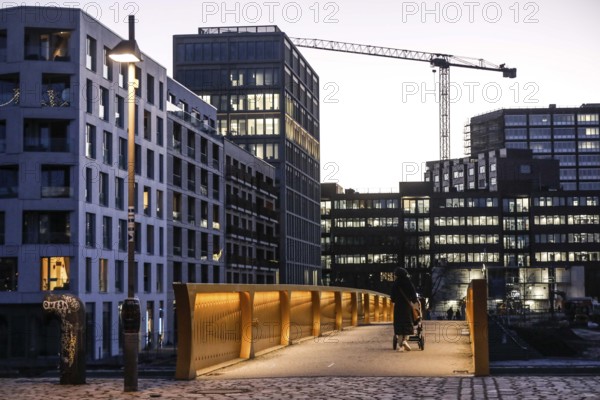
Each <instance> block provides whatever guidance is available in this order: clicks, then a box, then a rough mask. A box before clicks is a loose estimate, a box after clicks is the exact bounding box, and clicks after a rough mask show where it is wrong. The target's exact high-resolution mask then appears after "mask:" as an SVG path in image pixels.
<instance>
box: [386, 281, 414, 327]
mask: <svg viewBox="0 0 600 400" xmlns="http://www.w3.org/2000/svg"><path fill="white" fill-rule="evenodd" d="M403 293H404V296H403V295H402V294H403ZM405 297H406V298H405ZM391 298H392V302H393V303H394V334H395V335H412V334H413V332H414V321H413V311H412V305H411V303H410V302H409V301H408V300H410V301H412V302H416V301H417V292H416V290H415V287H414V286H413V284H412V282H411V281H410V279H409V278H408V277H407V276H398V277H396V280H395V281H394V284H393V285H392V293H391ZM407 299H408V300H407Z"/></svg>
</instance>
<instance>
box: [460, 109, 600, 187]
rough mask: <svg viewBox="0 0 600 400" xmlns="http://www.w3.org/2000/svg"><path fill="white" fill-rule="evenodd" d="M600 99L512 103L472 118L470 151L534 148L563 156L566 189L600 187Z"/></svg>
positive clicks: (539, 154)
mask: <svg viewBox="0 0 600 400" xmlns="http://www.w3.org/2000/svg"><path fill="white" fill-rule="evenodd" d="M599 115H600V104H582V105H581V106H580V107H556V105H554V104H551V105H550V106H549V107H547V108H510V109H501V110H497V111H492V112H489V113H486V114H482V115H478V116H476V117H473V118H471V120H470V122H469V123H468V124H467V126H466V127H465V139H466V140H465V143H466V145H465V154H471V155H476V154H480V153H483V152H486V151H489V150H497V149H501V148H508V149H531V150H532V151H533V154H534V155H533V157H534V158H537V159H554V160H558V161H559V162H560V181H561V187H562V189H563V190H600V119H599Z"/></svg>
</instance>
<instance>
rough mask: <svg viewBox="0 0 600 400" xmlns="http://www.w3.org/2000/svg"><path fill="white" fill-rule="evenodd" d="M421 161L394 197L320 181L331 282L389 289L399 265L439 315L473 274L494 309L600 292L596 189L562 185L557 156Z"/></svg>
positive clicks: (547, 305) (546, 304) (544, 304)
mask: <svg viewBox="0 0 600 400" xmlns="http://www.w3.org/2000/svg"><path fill="white" fill-rule="evenodd" d="M427 167H428V171H427V173H426V181H425V182H402V183H400V189H399V192H397V193H378V194H372V193H357V192H355V191H353V190H345V191H344V190H341V188H340V187H337V185H335V187H334V184H323V186H322V194H323V195H322V202H321V204H322V212H321V214H322V226H323V230H322V232H323V233H322V239H321V240H322V245H323V254H322V260H323V268H324V276H331V284H332V285H341V286H355V287H359V288H368V289H376V290H381V291H389V287H390V285H391V282H392V280H393V277H392V276H391V274H390V272H389V271H393V268H395V267H396V266H398V265H399V266H403V267H405V268H407V269H408V271H409V273H410V274H411V276H412V279H413V283H414V284H415V286H416V287H417V289H418V291H419V292H420V293H421V294H422V295H424V296H425V297H427V298H429V299H430V301H431V304H432V306H433V309H434V310H437V311H444V310H445V309H446V308H447V307H448V305H455V306H456V305H458V304H459V303H460V301H461V300H462V299H463V297H464V296H465V294H466V287H467V285H468V283H469V282H470V280H471V279H474V278H484V279H487V281H488V288H489V293H490V298H491V299H493V300H494V301H495V303H496V304H497V305H498V311H499V312H500V311H501V309H502V307H505V310H508V309H510V308H512V309H513V310H518V311H523V312H524V311H525V310H548V309H552V307H557V306H558V304H560V301H561V300H564V299H565V298H566V297H567V298H568V297H580V296H598V295H600V291H599V289H598V287H597V285H596V282H598V279H600V252H599V251H598V246H597V243H598V240H600V215H599V212H598V210H599V208H598V205H599V204H600V203H599V201H600V200H599V195H598V192H591V191H585V190H581V191H564V190H560V185H561V182H560V180H559V176H558V169H559V166H558V162H557V161H556V160H546V159H541V160H540V159H536V158H533V154H532V152H531V151H528V150H511V149H508V150H496V151H489V152H486V153H482V154H478V155H477V156H476V157H473V158H472V159H456V160H444V161H433V162H429V163H427ZM471 170H473V173H470V172H469V171H471ZM454 172H457V174H456V175H455V174H454ZM461 173H462V175H461ZM492 178H495V179H492ZM469 182H474V185H473V187H471V188H469Z"/></svg>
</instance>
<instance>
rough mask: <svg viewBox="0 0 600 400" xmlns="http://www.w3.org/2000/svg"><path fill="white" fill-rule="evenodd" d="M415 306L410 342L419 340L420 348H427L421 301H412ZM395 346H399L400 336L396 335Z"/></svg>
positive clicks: (395, 347)
mask: <svg viewBox="0 0 600 400" xmlns="http://www.w3.org/2000/svg"><path fill="white" fill-rule="evenodd" d="M412 307H413V327H414V329H413V334H412V335H410V336H409V337H408V341H409V342H417V345H418V346H419V350H425V335H424V334H423V312H422V309H421V301H420V300H419V301H417V302H416V303H412ZM393 348H394V350H396V349H397V348H398V337H397V336H396V335H394V343H393Z"/></svg>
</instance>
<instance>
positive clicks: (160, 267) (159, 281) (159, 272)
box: [156, 264, 164, 293]
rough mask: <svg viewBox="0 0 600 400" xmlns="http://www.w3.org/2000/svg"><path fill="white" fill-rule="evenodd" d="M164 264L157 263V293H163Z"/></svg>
mask: <svg viewBox="0 0 600 400" xmlns="http://www.w3.org/2000/svg"><path fill="white" fill-rule="evenodd" d="M163 271H164V265H163V264H156V293H162V291H163Z"/></svg>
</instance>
